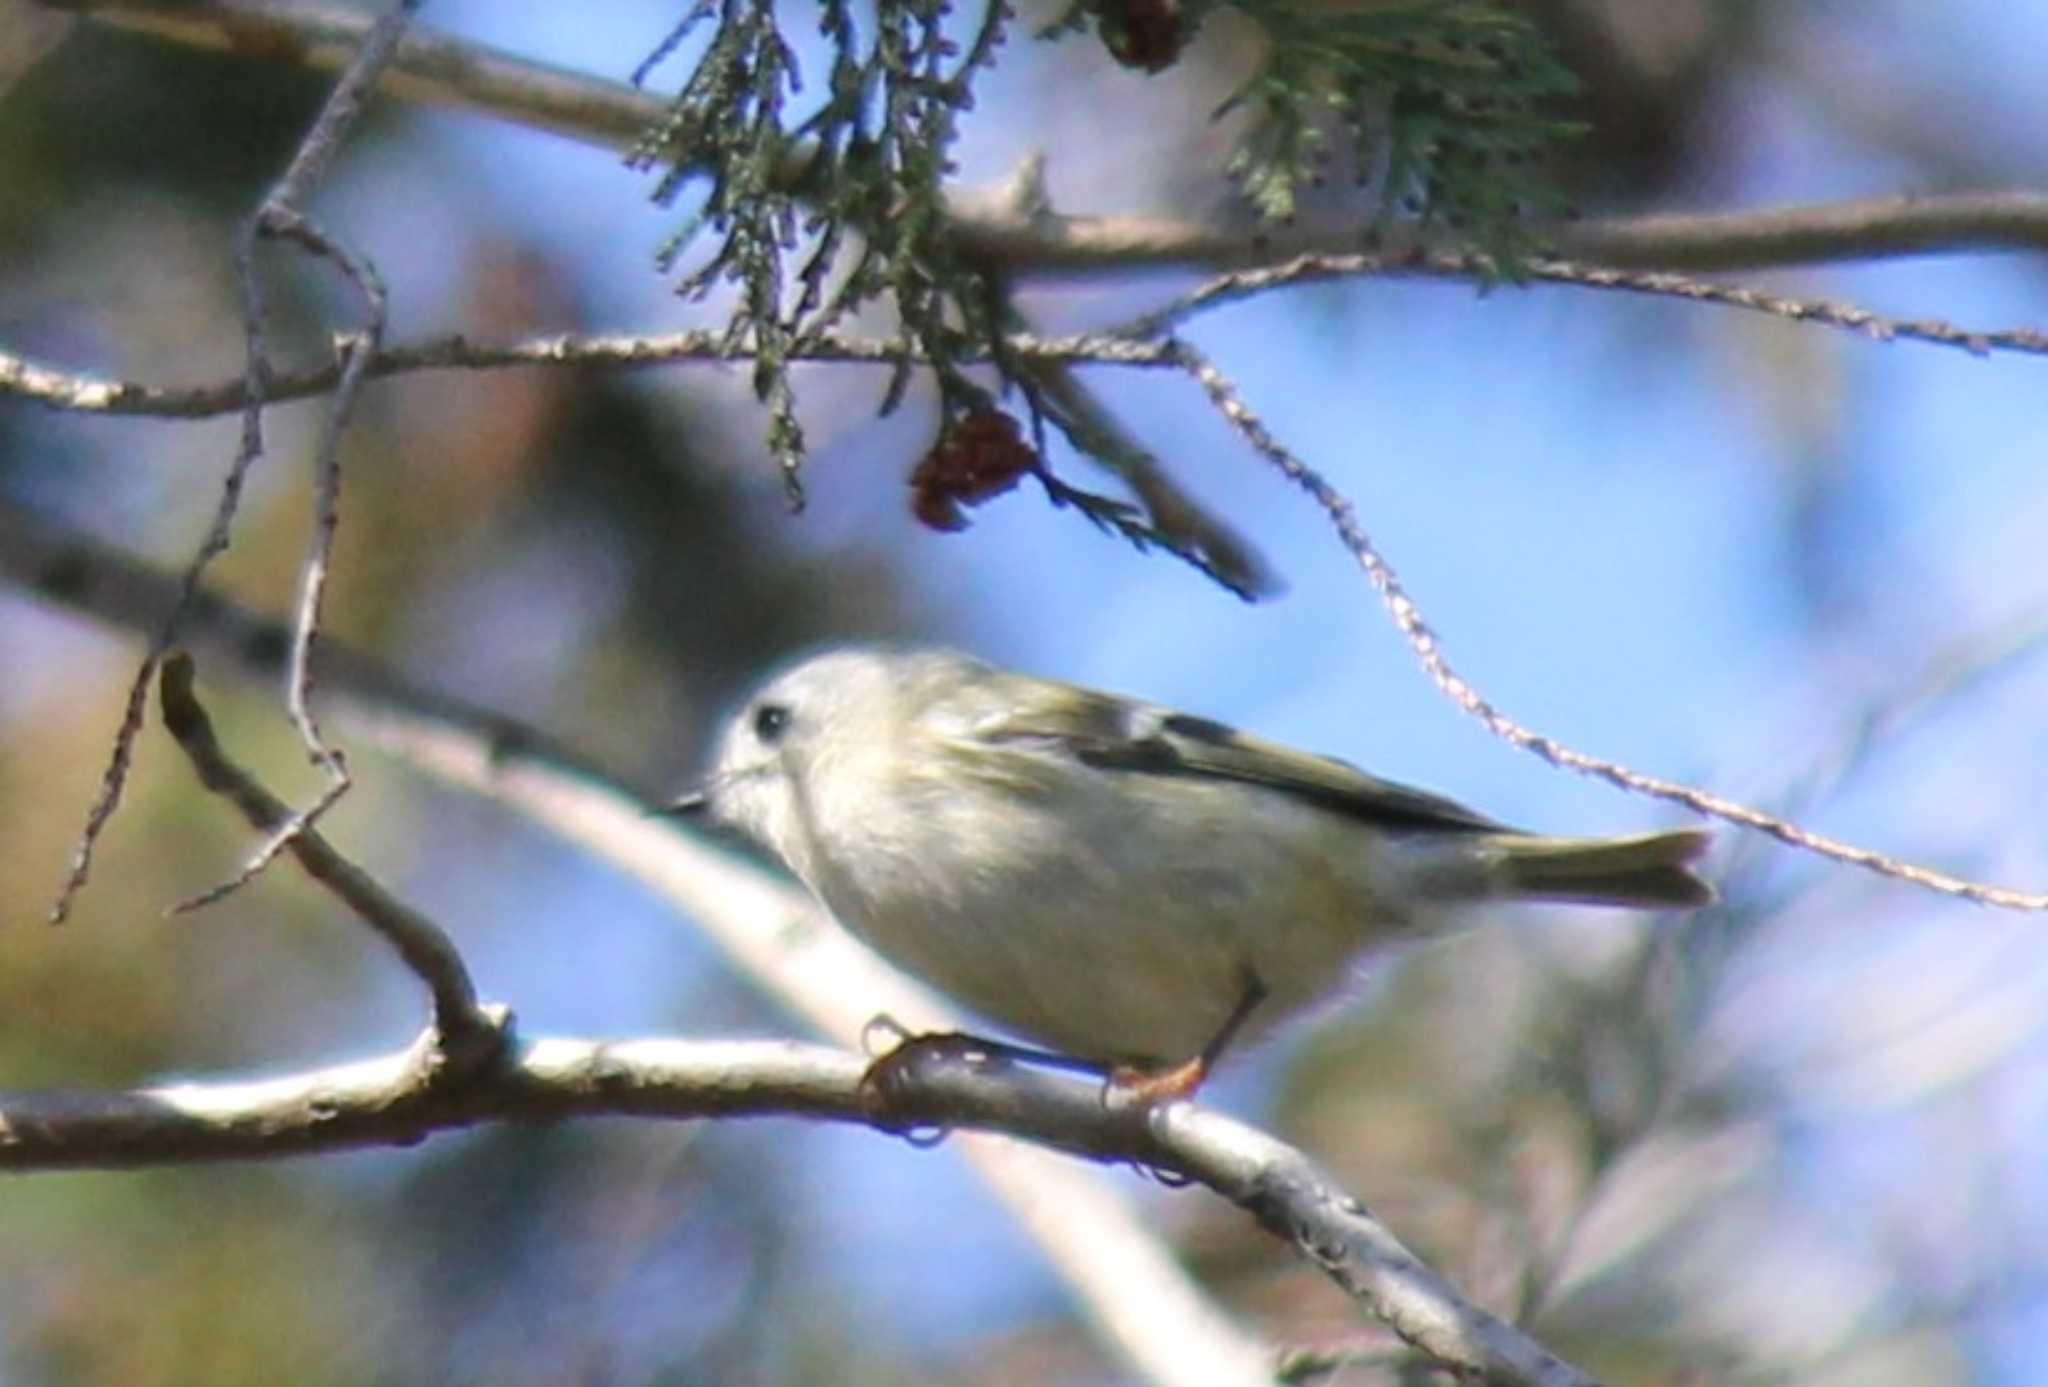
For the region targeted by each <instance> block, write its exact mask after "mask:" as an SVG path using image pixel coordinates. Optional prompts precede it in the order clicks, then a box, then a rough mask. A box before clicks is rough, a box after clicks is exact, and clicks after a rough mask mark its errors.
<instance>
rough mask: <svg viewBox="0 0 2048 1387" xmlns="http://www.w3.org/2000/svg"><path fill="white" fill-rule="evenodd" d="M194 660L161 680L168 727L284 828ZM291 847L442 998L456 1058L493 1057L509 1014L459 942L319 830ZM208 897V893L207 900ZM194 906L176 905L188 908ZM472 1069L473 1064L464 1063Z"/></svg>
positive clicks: (261, 824)
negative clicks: (481, 982) (214, 709)
mask: <svg viewBox="0 0 2048 1387" xmlns="http://www.w3.org/2000/svg"><path fill="white" fill-rule="evenodd" d="M192 674H193V666H192V657H191V656H190V655H187V654H185V653H184V652H183V651H173V652H172V653H171V654H170V655H168V656H167V657H165V659H164V662H163V676H162V678H161V680H160V681H159V684H160V687H161V690H162V698H163V713H164V727H165V728H166V729H167V730H168V731H169V732H170V734H171V736H172V737H174V738H176V739H177V743H178V745H179V747H180V748H182V749H183V750H184V752H185V756H186V758H187V759H188V760H190V761H191V763H192V769H193V770H194V771H195V772H196V773H197V774H198V776H199V780H200V783H201V784H203V785H204V786H206V788H207V789H209V790H211V791H213V793H215V794H217V795H220V796H222V797H223V798H225V799H227V800H228V801H230V802H231V803H232V804H233V805H234V806H235V807H236V808H237V809H239V810H240V811H241V812H242V817H243V818H245V819H247V820H248V821H249V824H250V826H251V827H252V828H256V829H258V830H260V831H262V832H265V833H276V832H277V831H278V830H279V829H280V828H281V827H283V826H284V825H285V824H286V823H288V822H290V821H291V819H293V818H294V817H295V816H294V815H293V813H292V811H291V810H290V809H289V808H288V807H287V806H286V805H285V803H284V801H282V800H280V799H278V798H277V796H275V795H273V794H271V793H270V792H269V791H268V790H266V789H264V788H263V786H262V785H261V784H259V783H258V782H257V781H256V780H255V779H254V778H253V777H251V776H250V775H249V773H248V772H246V771H244V770H243V769H242V768H241V767H239V766H237V765H236V764H235V763H234V762H233V761H232V760H231V759H230V758H229V757H228V754H227V753H226V752H225V751H223V750H222V749H221V745H220V742H219V740H218V739H217V738H216V737H215V736H214V732H213V722H212V719H210V718H208V717H207V715H206V710H205V709H204V708H203V707H201V706H200V703H199V700H198V698H197V697H196V696H195V695H194V693H193V691H192ZM286 847H287V850H288V851H290V853H291V854H292V856H293V857H295V858H297V859H298V863H299V865H300V866H301V867H303V868H304V869H305V872H306V875H307V876H309V877H311V878H312V879H313V880H315V881H317V882H319V883H320V884H321V885H322V886H324V887H326V888H327V889H328V890H329V891H331V892H333V893H334V895H335V896H336V897H337V898H338V899H339V900H341V902H342V903H343V904H345V905H346V906H348V908H349V909H350V910H353V911H354V912H355V913H356V915H357V916H359V917H360V918H361V919H362V921H363V923H364V924H366V925H368V926H369V927H370V928H371V929H372V930H374V931H376V933H377V934H378V935H380V936H382V938H383V939H384V941H385V942H386V943H388V944H390V945H391V947H392V949H393V950H395V951H396V952H397V954H398V956H399V958H401V959H402V960H404V962H405V965H406V967H408V968H410V969H412V971H413V972H414V973H415V974H417V975H418V976H419V979H420V981H421V982H423V983H425V984H426V987H427V991H428V993H429V994H430V995H431V996H432V998H433V1003H434V1029H433V1034H434V1035H436V1036H438V1037H439V1038H440V1040H441V1042H442V1044H443V1046H444V1047H445V1049H446V1051H447V1053H448V1054H449V1055H451V1056H457V1057H460V1059H462V1060H463V1061H480V1060H482V1059H484V1058H487V1057H488V1055H489V1054H490V1053H491V1052H492V1051H494V1050H495V1049H496V1047H497V1045H498V1043H499V1037H500V1034H501V1032H502V1029H503V1025H504V1017H503V1016H502V1015H500V1014H497V1013H495V1012H494V1011H493V1010H492V1009H489V1008H486V1007H483V1006H481V1005H480V1004H479V1003H478V1002H477V995H476V985H475V984H474V983H473V982H471V981H470V977H469V969H468V968H467V967H465V966H464V965H463V962H462V955H461V953H460V952H458V951H457V949H456V947H455V944H454V941H453V940H451V939H449V938H448V936H447V934H446V933H445V932H443V931H442V929H441V927H440V926H439V925H436V924H435V923H434V922H433V921H432V920H430V919H428V918H427V917H426V916H424V915H422V914H420V913H419V912H418V911H416V910H414V909H412V908H411V907H410V906H407V905H406V904H405V903H404V902H402V901H400V900H399V899H397V898H396V897H395V896H393V895H392V894H391V893H390V892H388V891H386V890H385V889H384V888H383V887H382V886H381V885H379V884H378V882H377V881H376V879H375V878H373V877H371V876H370V874H369V873H368V872H365V871H364V870H363V869H362V868H360V867H358V866H356V865H355V864H354V863H353V862H351V861H349V860H348V859H347V858H346V857H344V856H342V855H341V854H340V853H339V852H337V851H335V849H334V848H333V846H332V845H330V844H329V843H328V842H327V840H326V839H325V838H323V837H322V836H321V835H320V834H319V833H318V832H317V831H316V830H314V829H310V828H308V829H305V830H303V831H302V832H300V833H298V834H295V835H294V836H293V837H292V838H290V839H289V840H288V841H287V844H286ZM200 899H201V900H203V899H204V898H203V897H202V898H200ZM190 904H191V903H190V902H188V903H186V905H185V906H179V907H176V909H185V908H188V907H189V905H190ZM464 1067H466V1066H464Z"/></svg>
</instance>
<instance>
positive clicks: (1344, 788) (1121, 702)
mask: <svg viewBox="0 0 2048 1387" xmlns="http://www.w3.org/2000/svg"><path fill="white" fill-rule="evenodd" d="M970 735H971V736H972V737H973V738H974V739H975V740H977V741H980V742H982V743H984V744H986V745H990V746H1010V747H1016V746H1019V745H1020V744H1021V745H1028V746H1031V747H1032V749H1034V750H1036V751H1039V752H1041V753H1050V754H1055V755H1065V756H1071V757H1072V758H1074V759H1075V760H1077V761H1079V762H1081V763H1082V764H1084V765H1088V766H1093V767H1096V768H1098V769H1101V770H1105V771H1118V772H1132V773H1138V774H1146V775H1189V776H1208V777H1213V778H1215V779H1220V780H1238V781H1244V782H1246V783H1248V784H1253V785H1264V786H1267V787H1269V788H1271V789H1274V790H1278V791H1280V792H1281V793H1283V794H1289V795H1295V796H1298V797H1299V798H1301V799H1304V800H1307V801H1309V802H1311V803H1314V804H1316V805H1317V806H1319V807H1321V808H1324V809H1328V810H1331V811H1333V812H1335V813H1339V814H1344V815H1348V816H1350V817H1352V818H1357V819H1363V820H1367V821H1370V822H1372V823H1376V824H1380V825H1382V826H1384V827H1388V828H1393V829H1408V830H1416V829H1434V830H1438V831H1444V830H1462V831H1466V832H1475V833H1502V832H1509V831H1511V830H1509V829H1507V828H1506V827H1505V826H1504V825H1502V824H1499V823H1496V822H1494V821H1493V820H1492V819H1489V818H1486V817H1485V816H1484V815H1481V814H1477V813H1474V812H1473V811H1472V810H1470V809H1467V808H1466V807H1465V806H1464V805H1462V804H1459V803H1457V802H1456V801H1455V800H1449V799H1445V798H1444V797H1443V796H1441V795H1433V794H1431V793H1429V792H1428V791H1427V790H1418V789H1415V788H1414V787H1413V786H1409V785H1401V784H1398V783H1396V782H1394V781H1391V780H1381V779H1380V778H1379V777H1377V776H1372V775H1367V774H1366V773H1365V772H1364V771H1362V770H1360V769H1358V767H1356V766H1353V765H1351V764H1349V763H1348V762H1344V761H1339V760H1336V759H1334V758H1332V757H1328V756H1315V755H1311V754H1309V753H1307V752H1303V751H1296V750H1294V749H1293V748H1292V747H1286V746H1282V745H1280V744H1279V743H1278V742H1269V741H1266V740H1265V739H1264V738H1261V737H1254V736H1251V735H1250V734H1248V733H1245V732H1240V731H1238V730H1237V729H1236V728H1234V727H1228V726H1226V725H1224V724H1223V723H1220V722H1212V721H1210V720H1209V719H1207V718H1201V717H1195V716H1193V715H1191V714H1188V713H1177V712H1174V711H1173V710H1172V709H1170V708H1161V707H1158V706H1157V705H1153V704H1144V703H1133V702H1130V701H1128V700H1125V699H1121V698H1115V697H1112V696H1110V695H1108V694H1101V693H1096V692H1095V691H1093V690H1091V689H1082V688H1078V687H1074V686H1071V685H1060V684H1051V683H1049V681H1044V680H1036V679H1034V680H1028V681H1019V684H1018V685H1017V686H1016V687H1013V688H1008V689H1005V690H1004V691H1003V697H1002V698H1001V699H1000V701H999V702H998V703H997V705H996V706H995V707H994V708H993V709H991V710H990V711H988V712H987V713H986V714H985V715H984V716H982V717H980V718H977V719H975V720H974V722H973V724H972V726H971V730H970Z"/></svg>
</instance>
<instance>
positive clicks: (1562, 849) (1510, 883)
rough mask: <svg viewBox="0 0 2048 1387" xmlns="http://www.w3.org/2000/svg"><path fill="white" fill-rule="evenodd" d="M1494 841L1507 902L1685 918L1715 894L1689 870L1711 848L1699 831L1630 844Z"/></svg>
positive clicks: (1524, 838) (1519, 837)
mask: <svg viewBox="0 0 2048 1387" xmlns="http://www.w3.org/2000/svg"><path fill="white" fill-rule="evenodd" d="M1495 841H1496V842H1497V843H1498V844H1499V847H1500V876H1499V878H1498V881H1499V883H1500V889H1501V890H1502V891H1503V893H1504V894H1507V895H1511V896H1520V897H1524V898H1526V899H1529V900H1539V901H1571V902H1577V903H1578V904H1581V905H1625V906H1634V907H1636V908H1637V909H1639V910H1659V909H1669V910H1689V909H1691V908H1693V907H1695V906H1702V905H1707V904H1709V903H1710V902H1712V901H1713V899H1714V888H1713V887H1711V886H1709V885H1707V883H1706V882H1704V881H1702V880H1701V879H1700V877H1699V876H1698V874H1696V873H1695V872H1694V871H1693V870H1692V867H1691V865H1690V864H1691V862H1692V861H1693V859H1694V858H1696V857H1698V856H1699V855H1700V854H1701V853H1703V852H1705V851H1706V849H1707V844H1708V843H1709V842H1710V841H1711V838H1710V835H1708V834H1706V833H1703V832H1701V831H1700V830H1698V829H1690V828H1689V829H1680V830H1678V831H1676V832H1672V833H1644V834H1639V835H1637V836H1635V837H1632V838H1544V837H1539V836H1537V835H1534V834H1529V835H1523V834H1515V835H1513V836H1511V837H1510V836H1503V837H1501V838H1498V839H1496V840H1495Z"/></svg>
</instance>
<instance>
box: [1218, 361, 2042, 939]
mask: <svg viewBox="0 0 2048 1387" xmlns="http://www.w3.org/2000/svg"><path fill="white" fill-rule="evenodd" d="M1180 352H1181V356H1182V359H1183V361H1184V362H1185V364H1186V369H1187V371H1188V374H1189V375H1191V376H1193V377H1194V379H1195V381H1196V382H1197V383H1198V384H1200V385H1201V387H1202V389H1203V390H1204V391H1205V392H1206V393H1207V394H1208V396H1209V400H1210V403H1211V404H1213V405H1214V406H1215V407H1216V410H1217V412H1218V413H1219V414H1221V415H1222V416H1223V417H1224V419H1226V420H1227V421H1228V422H1229V423H1230V425H1231V427H1232V428H1234V429H1236V430H1237V432H1238V434H1239V436H1240V437H1242V438H1243V439H1244V441H1245V442H1246V443H1247V444H1248V445H1250V447H1251V448H1252V450H1253V451H1254V452H1256V453H1258V454H1259V456H1261V457H1263V458H1265V459H1266V460H1267V461H1268V462H1270V463H1272V464H1273V466H1274V467H1275V468H1277V469H1278V470H1279V471H1280V473H1281V474H1282V475H1283V476H1285V477H1286V478H1287V479H1288V480H1289V481H1291V482H1293V483H1294V484H1295V485H1296V486H1298V487H1300V488H1301V489H1302V490H1303V491H1305V492H1307V493H1308V495H1309V496H1310V498H1311V499H1313V500H1314V501H1315V503H1316V504H1317V505H1318V506H1320V507H1322V510H1323V513H1324V514H1325V515H1327V516H1328V517H1329V519H1330V524H1331V525H1332V526H1333V527H1335V529H1336V531H1337V536H1338V538H1339V539H1340V540H1341V541H1342V542H1343V545H1344V547H1345V548H1346V549H1347V550H1349V551H1350V553H1351V556H1352V557H1353V558H1354V559H1356V560H1357V562H1358V566H1359V567H1360V568H1362V569H1364V570H1365V574H1366V577H1367V578H1369V579H1371V581H1372V585H1373V587H1374V588H1375V589H1377V590H1378V592H1379V595H1380V600H1381V601H1382V602H1383V603H1385V604H1386V608H1387V613H1388V615H1389V616H1391V617H1392V618H1393V621H1394V625H1395V626H1396V627H1398V628H1399V629H1400V632H1401V634H1402V636H1404V637H1405V638H1406V639H1407V641H1408V646H1409V649H1411V650H1413V651H1414V652H1415V657H1416V659H1418V660H1420V661H1421V662H1422V667H1423V669H1424V670H1425V671H1427V672H1428V674H1429V677H1430V678H1431V680H1433V681H1434V682H1435V684H1436V686H1437V687H1438V688H1439V689H1441V690H1442V691H1443V693H1444V694H1445V696H1446V697H1448V698H1449V699H1450V700H1451V701H1452V702H1454V703H1456V704H1457V705H1458V706H1459V707H1460V708H1462V709H1463V710H1464V711H1465V712H1467V713H1469V714H1471V715H1472V716H1473V717H1475V718H1477V719H1479V721H1481V722H1482V723H1484V724H1486V727H1487V729H1488V730H1489V731H1491V732H1492V733H1493V734H1494V735H1495V736H1497V737H1499V738H1501V739H1502V740H1504V741H1507V742H1510V743H1512V744H1513V745H1515V746H1518V747H1520V748H1521V749H1522V750H1524V751H1529V752H1533V753H1535V754H1536V755H1538V756H1540V757H1542V758H1543V759H1544V760H1546V761H1548V762H1550V763H1551V764H1552V765H1554V766H1562V767H1564V768H1566V769H1567V770H1574V771H1578V772H1580V773H1581V774H1584V775H1590V776H1595V777H1597V778H1599V779H1601V780H1605V781H1607V782H1609V783H1610V784H1612V785H1616V786H1619V787H1620V788H1621V789H1624V790H1628V791H1630V792H1632V793H1635V794H1639V795H1648V796H1650V797H1651V798H1653V799H1662V800H1669V801H1671V802H1672V803H1675V804H1682V805H1684V806H1685V807H1686V808H1688V809H1691V810H1692V811H1694V812H1695V813H1699V814H1706V815H1709V816H1711V817H1713V818H1717V819H1725V820H1726V821H1728V822H1729V823H1733V824H1740V825H1742V826H1743V827H1744V828H1752V829H1755V830H1756V831H1757V832H1759V833H1764V834H1768V835H1769V836H1771V837H1773V838H1775V839H1777V840H1778V841H1779V842H1781V843H1785V844H1787V845H1789V846H1791V847H1795V848H1803V849H1805V850H1806V851H1808V852H1815V853H1819V854H1820V855H1821V856H1823V857H1831V858H1833V859H1834V860H1835V861H1837V862H1846V863H1849V864H1850V865H1852V866H1857V867H1865V868H1868V869H1869V870H1871V871H1873V872H1877V873H1878V874H1880V875H1882V876H1888V877H1892V878H1895V879H1897V880H1899V881H1906V882H1911V883H1912V884H1914V885H1915V886H1922V887H1925V888H1926V889H1928V890H1930V891H1938V892H1940V893H1941V894H1943V895H1946V896H1959V897H1961V898H1962V899H1964V900H1969V901H1975V902H1976V903H1978V904H1979V905H1992V906H1999V907H2001V908H2003V909H2007V910H2029V911H2038V910H2048V892H2039V891H2018V890H2013V889H2011V888H2008V887H2003V886H1991V885H1987V884H1985V883H1982V882H1976V881H1970V880H1967V879H1965V878H1963V877H1957V876H1951V875H1949V874H1948V873H1946V872H1938V871H1935V870H1933V869H1932V868H1929V867H1922V866H1918V865H1916V864H1914V863H1911V862H1903V861H1901V860H1899V859H1898V858H1895V857H1888V856H1886V855H1885V854H1883V853H1880V852H1872V851H1871V850H1870V849H1868V848H1860V847H1857V846H1856V845H1854V844H1853V843H1844V842H1842V841H1840V840H1839V839H1835V838H1828V837H1824V836H1822V835H1821V834H1818V833H1812V832H1809V831H1808V830H1806V829H1803V828H1800V827H1799V826H1798V825H1796V824H1792V823H1788V822H1786V821H1785V820H1784V819H1781V818H1778V817H1776V816H1775V815H1771V814H1766V813H1764V812H1763V811H1761V810H1758V809H1752V808H1750V807H1749V806H1748V805H1746V804H1738V803H1737V802H1735V801H1734V800H1731V799H1725V798H1723V797H1722V796H1720V795H1715V794H1710V793H1708V792H1707V791H1705V790H1697V789H1694V788H1693V787H1692V786H1690V785H1681V784H1679V783H1678V782H1677V781H1673V780H1663V779H1660V778H1658V777H1656V776H1650V775H1644V774H1642V773H1641V772H1639V771H1634V770H1630V769H1629V768H1628V767H1626V766H1623V765H1620V764H1618V763H1616V762H1613V761H1605V760H1602V759H1601V758H1599V757H1597V756H1588V755H1586V754H1585V753H1584V752H1582V751H1576V750H1574V749H1573V748H1571V747H1568V746H1566V745H1565V744H1564V743H1562V742H1560V741H1558V740H1556V739H1555V738H1553V737H1547V736H1544V735H1543V734H1542V733H1540V732H1533V731H1531V730H1530V729H1528V728H1526V727H1524V726H1523V725H1522V724H1521V723H1518V722H1516V721H1515V720H1514V719H1513V718H1510V717H1509V716H1507V714H1505V713H1503V712H1501V711H1500V710H1499V709H1498V708H1496V707H1494V706H1493V704H1492V703H1491V702H1489V701H1488V700H1487V699H1486V698H1485V697H1484V696H1483V695H1481V694H1480V692H1479V691H1478V690H1477V689H1475V688H1473V687H1472V685H1471V684H1469V683H1467V682H1466V681H1465V677H1464V676H1463V675H1461V674H1459V673H1458V672H1457V671H1456V670H1455V669H1453V668H1452V667H1451V664H1450V661H1449V660H1448V659H1446V658H1445V656H1444V653H1443V646H1442V643H1441V642H1440V641H1439V640H1438V639H1437V635H1436V632H1434V631H1432V630H1431V629H1430V627H1429V623H1428V622H1427V621H1425V620H1424V618H1423V615H1422V610H1421V608H1419V607H1417V606H1416V605H1415V601H1414V599H1413V598H1411V597H1409V595H1408V593H1407V590H1406V589H1405V588H1403V587H1402V586H1401V580H1400V578H1399V576H1398V575H1396V573H1395V572H1394V569H1393V567H1392V565H1390V564H1389V563H1388V562H1387V561H1386V559H1385V558H1384V557H1382V556H1381V554H1380V552H1379V550H1378V548H1377V547H1375V546H1374V544H1373V542H1372V539H1371V537H1370V536H1369V535H1367V534H1366V532H1365V529H1364V527H1363V526H1361V525H1360V524H1359V523H1358V515H1357V512H1356V510H1355V509H1354V507H1353V506H1352V504H1351V502H1350V501H1349V500H1348V499H1346V498H1345V496H1344V494H1343V493H1342V492H1340V491H1338V490H1337V488H1336V487H1334V486H1332V485H1331V484H1330V483H1329V481H1328V480H1327V479H1326V478H1324V477H1323V475H1322V474H1321V473H1320V472H1317V471H1316V470H1315V469H1314V468H1312V467H1310V466H1309V465H1308V464H1307V463H1305V462H1303V461H1302V460H1301V459H1300V458H1298V457H1296V456H1295V455H1294V454H1293V453H1291V452H1289V451H1288V449H1287V448H1286V447H1285V446H1284V445H1283V444H1281V442H1280V441H1279V440H1278V439H1277V438H1275V437H1274V436H1273V434H1272V432H1271V431H1270V430H1269V429H1267V428H1266V425H1265V422H1264V421H1263V420H1261V419H1260V418H1259V416H1258V415H1257V414H1256V413H1255V412H1254V411H1253V410H1252V408H1251V407H1250V406H1249V405H1247V404H1246V403H1245V402H1244V399H1243V397H1242V396H1240V395H1239V394H1238V392H1237V387H1236V386H1235V385H1234V384H1232V382H1231V381H1230V378H1229V377H1227V376H1225V375H1224V374H1223V373H1222V372H1221V371H1219V370H1217V369H1216V367H1215V365H1214V364H1213V363H1212V362H1210V361H1209V360H1208V358H1206V357H1204V356H1203V355H1202V354H1201V353H1200V352H1198V351H1196V350H1195V349H1194V348H1192V347H1189V346H1187V345H1186V344H1182V345H1181V348H1180Z"/></svg>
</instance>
